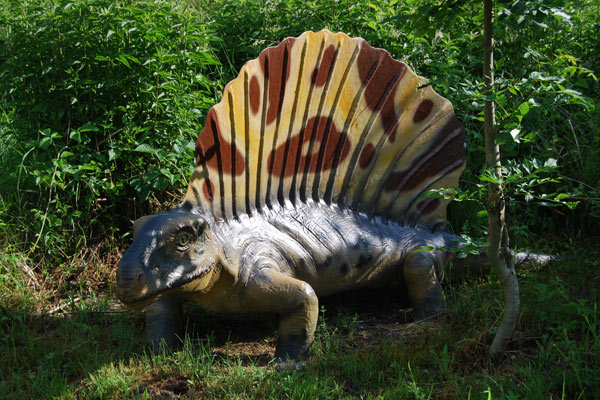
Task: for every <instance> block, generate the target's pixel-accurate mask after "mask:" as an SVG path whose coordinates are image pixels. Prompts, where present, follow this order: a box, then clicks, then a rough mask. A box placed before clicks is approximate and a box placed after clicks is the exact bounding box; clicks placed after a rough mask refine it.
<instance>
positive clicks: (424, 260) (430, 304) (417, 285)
mask: <svg viewBox="0 0 600 400" xmlns="http://www.w3.org/2000/svg"><path fill="white" fill-rule="evenodd" d="M436 254H437V253H435V252H418V253H410V254H409V255H408V256H407V259H406V262H405V264H404V268H403V274H404V280H405V282H406V285H407V287H408V297H409V299H410V302H411V305H412V307H413V313H414V317H415V319H418V320H422V319H426V318H429V317H431V316H433V315H435V314H437V313H439V312H440V311H443V310H444V309H445V307H446V301H445V300H444V294H443V292H442V285H441V284H440V281H439V279H438V276H437V273H436V268H435V266H436Z"/></svg>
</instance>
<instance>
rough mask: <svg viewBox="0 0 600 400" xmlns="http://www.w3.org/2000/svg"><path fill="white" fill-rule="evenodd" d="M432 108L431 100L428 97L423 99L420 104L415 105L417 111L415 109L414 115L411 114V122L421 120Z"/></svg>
mask: <svg viewBox="0 0 600 400" xmlns="http://www.w3.org/2000/svg"><path fill="white" fill-rule="evenodd" d="M432 108H433V101H431V100H429V99H425V100H423V101H422V102H421V104H419V106H418V107H417V111H415V115H414V116H413V122H414V123H418V122H421V121H423V120H424V119H425V118H427V116H429V113H430V112H431V109H432Z"/></svg>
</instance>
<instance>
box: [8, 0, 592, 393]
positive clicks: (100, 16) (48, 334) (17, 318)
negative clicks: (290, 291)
mask: <svg viewBox="0 0 600 400" xmlns="http://www.w3.org/2000/svg"><path fill="white" fill-rule="evenodd" d="M496 12H497V16H498V18H497V21H496V28H495V37H496V41H497V43H496V55H495V66H496V70H495V74H496V92H495V94H494V98H495V100H496V101H497V104H498V108H497V120H498V129H499V133H500V137H501V142H502V151H503V155H504V159H503V163H504V165H505V171H506V175H507V179H506V187H507V195H508V201H509V202H508V213H509V216H508V219H509V225H510V231H511V242H512V243H513V245H514V246H515V247H518V248H532V249H536V250H538V251H540V252H559V253H564V254H573V255H576V256H578V257H579V258H578V259H577V261H576V262H565V263H563V264H561V265H559V266H555V267H553V269H550V270H546V271H541V272H538V273H535V274H531V273H528V272H524V273H522V276H521V279H522V281H523V283H522V285H523V292H524V293H523V303H524V307H523V308H524V311H523V312H524V314H525V315H526V316H527V318H523V321H521V323H520V324H521V325H520V326H518V327H517V329H518V330H519V332H521V333H520V335H521V336H520V339H519V338H517V339H515V340H516V341H517V344H515V348H517V349H519V351H518V352H515V353H514V354H511V355H510V357H511V360H510V362H509V361H507V360H505V362H504V363H503V364H501V365H495V364H489V363H488V362H487V361H485V360H486V359H485V351H484V350H482V349H483V348H485V345H486V343H488V342H487V341H488V336H489V334H490V332H488V330H489V329H492V328H493V326H494V323H495V318H496V317H497V316H498V313H499V310H500V309H501V299H498V296H499V292H497V287H496V286H495V283H494V280H493V279H491V278H490V279H487V278H486V279H487V280H485V279H484V280H483V281H481V280H480V281H477V282H476V283H474V282H467V283H464V282H462V283H461V282H456V283H455V284H454V285H451V287H450V288H448V296H449V308H450V311H449V314H450V315H451V321H442V324H444V325H443V327H444V329H442V331H449V332H445V333H442V332H438V331H435V329H434V332H433V333H431V334H432V335H433V338H434V339H432V341H433V342H431V341H429V342H427V343H421V342H418V343H416V344H415V343H413V344H412V345H411V346H412V347H411V346H408V347H407V348H408V351H404V352H403V349H402V347H403V346H407V345H406V344H402V345H397V344H394V343H387V344H384V345H382V346H388V347H383V349H384V350H385V351H384V350H379V351H380V353H381V354H379V353H378V352H377V351H375V352H373V351H372V350H370V351H369V352H366V353H361V352H360V351H357V352H350V353H349V354H350V355H349V356H348V355H346V352H345V351H340V349H339V348H337V347H339V346H341V345H340V343H339V342H341V339H340V338H341V337H344V340H346V341H347V340H348V339H347V336H352V334H353V333H354V330H355V329H356V326H355V325H356V324H354V325H353V324H352V323H351V321H350V322H348V316H347V314H343V313H342V314H341V316H338V317H339V318H338V319H336V318H335V315H334V316H330V318H332V319H331V320H329V322H326V321H328V320H327V319H326V318H325V316H324V318H323V319H322V321H321V325H320V329H321V331H320V332H321V337H320V339H319V340H320V341H319V340H318V341H317V344H316V350H315V351H314V354H315V355H314V356H313V358H311V360H312V361H311V360H309V365H310V371H311V372H310V373H309V372H306V373H304V372H298V371H292V372H283V373H280V372H275V371H271V370H265V369H264V368H262V369H261V368H258V367H256V368H255V369H253V367H248V366H247V364H244V365H243V368H242V367H240V368H241V369H240V370H237V369H236V370H235V371H237V372H236V373H235V374H233V375H231V377H233V378H231V377H230V379H233V380H235V381H236V382H237V383H233V382H230V381H225V383H223V382H222V381H221V380H220V379H225V378H219V376H222V375H223V370H224V369H227V368H234V369H235V368H236V367H235V366H236V365H238V364H236V363H238V362H239V363H241V361H240V360H239V359H236V360H237V361H231V360H230V359H227V362H226V363H217V362H216V361H215V359H214V357H215V356H214V352H213V353H211V351H210V346H209V347H208V348H204V346H200V347H202V349H198V347H199V346H198V345H197V344H196V345H195V346H190V348H188V347H186V351H185V352H183V353H180V354H178V355H174V356H171V357H173V358H168V357H167V358H162V359H157V358H156V357H154V358H153V357H150V356H144V355H142V350H141V349H142V344H143V339H141V336H142V335H141V331H142V327H143V324H142V323H141V320H140V317H139V315H136V316H133V317H132V316H131V315H130V314H123V313H120V312H119V313H118V312H116V311H115V310H114V307H115V300H114V296H113V289H112V282H113V281H114V270H115V267H116V263H117V262H118V258H119V256H120V252H121V251H122V250H123V249H124V248H125V247H126V245H127V243H128V241H129V240H130V239H129V236H128V235H129V232H130V228H131V222H132V221H133V220H134V219H135V218H137V217H140V216H142V215H145V214H147V213H150V212H153V211H156V210H159V209H168V208H170V207H172V206H173V205H175V204H177V202H178V201H179V199H180V198H181V195H182V193H183V192H184V191H185V189H186V183H187V180H188V178H189V176H190V175H191V170H192V167H193V158H192V156H193V143H194V142H195V138H196V136H197V133H198V132H199V131H200V129H201V128H202V124H203V123H204V118H205V116H206V113H207V111H208V109H209V108H210V107H211V106H212V105H214V104H215V103H216V102H218V101H219V99H220V94H221V91H222V89H223V87H224V85H225V84H226V83H227V82H228V81H229V80H231V79H233V78H234V77H235V76H236V74H237V71H238V70H239V68H240V67H241V66H242V65H243V63H244V62H246V61H247V60H250V59H252V58H255V57H256V56H257V55H258V53H259V52H260V51H261V50H262V49H263V48H265V47H267V46H270V45H274V44H277V43H279V42H280V41H281V40H282V39H284V38H285V37H287V36H298V35H299V34H301V33H302V32H304V31H306V30H315V31H317V30H320V29H323V28H327V29H330V30H331V31H334V32H336V31H343V32H346V33H348V34H349V35H351V36H362V37H364V38H365V39H367V40H368V41H369V43H370V44H371V45H373V46H377V47H382V48H385V49H387V50H388V51H390V53H391V54H392V55H393V56H394V57H395V58H397V59H401V60H404V61H406V62H407V63H408V64H409V65H411V66H412V67H413V68H414V69H415V70H416V71H417V72H418V73H419V74H420V75H422V76H425V77H428V78H429V79H430V80H431V83H432V85H433V86H434V88H435V89H436V91H437V92H438V93H440V94H441V95H443V96H445V97H447V98H449V99H450V100H451V102H452V103H453V104H454V106H455V110H456V113H457V115H458V117H459V119H461V120H462V121H463V123H464V124H465V126H466V129H467V136H468V144H467V153H468V167H467V170H466V172H465V174H464V176H463V179H462V183H461V192H460V193H459V194H458V200H461V201H457V202H455V203H453V205H452V206H451V209H450V226H451V229H453V230H454V231H455V232H456V233H458V234H462V235H465V237H466V240H469V241H473V242H477V241H480V240H482V239H483V238H485V232H486V229H487V228H486V227H487V222H486V210H485V204H486V200H485V199H486V198H487V195H486V193H485V181H486V179H489V175H488V174H487V173H486V172H485V171H484V169H483V165H484V150H483V136H482V131H483V123H482V119H483V115H482V110H483V101H484V94H483V87H482V81H483V79H482V72H481V71H482V4H480V3H479V2H472V1H465V0H456V1H439V0H436V1H434V0H406V1H395V0H391V1H379V0H377V1H375V0H373V1H353V0H336V1H327V2H320V1H300V0H281V1H239V0H238V1H234V0H196V1H194V0H188V1H184V0H155V1H150V0H140V1H125V0H72V1H67V0H47V1H46V0H38V1H32V0H25V1H19V2H14V1H5V0H0V169H1V171H0V343H1V346H2V347H1V351H0V372H1V375H0V378H1V380H0V395H7V396H8V395H13V396H15V397H17V396H22V395H23V394H25V395H34V394H35V395H36V396H51V397H52V396H63V397H80V396H87V397H128V396H133V397H135V396H136V395H140V394H143V393H144V390H145V391H146V392H149V391H150V392H152V390H150V389H148V388H150V387H151V385H149V384H148V383H147V382H146V381H144V380H143V379H142V378H140V376H145V377H146V378H147V377H148V376H150V378H147V379H150V381H152V379H153V378H152V377H153V376H158V377H160V378H161V379H157V381H164V380H168V377H169V376H171V377H172V376H173V375H175V376H179V377H182V378H181V379H182V380H181V382H183V383H181V382H179V381H178V382H177V384H178V385H179V386H177V387H178V388H179V389H178V392H177V391H175V390H171V391H170V393H171V394H172V395H176V396H180V395H181V396H189V397H192V398H193V397H195V396H198V395H199V394H200V393H201V394H203V395H206V396H213V397H227V396H238V397H244V396H248V397H253V394H254V395H256V393H263V395H264V396H265V397H276V398H279V397H284V396H288V397H301V395H302V394H303V393H304V394H306V393H308V395H310V394H311V393H312V394H313V397H326V396H332V397H340V396H348V397H354V396H359V395H361V394H365V396H367V397H369V396H371V397H376V396H378V395H381V396H384V397H394V396H396V395H397V396H400V397H406V396H409V397H418V398H421V397H425V398H426V397H428V396H431V397H440V396H449V397H452V396H458V397H466V396H467V394H469V393H470V394H472V395H473V396H474V397H478V396H483V394H482V393H483V392H484V391H485V390H486V389H487V390H488V391H489V392H490V393H493V394H494V397H495V396H504V397H511V396H514V397H523V396H526V395H541V396H543V397H546V398H547V397H548V394H550V395H551V396H556V397H559V396H566V397H568V398H571V397H577V396H580V395H581V396H582V397H589V398H592V397H594V395H595V396H600V392H599V390H600V380H599V379H598V377H597V376H596V375H597V373H596V372H595V371H596V370H597V369H598V368H599V367H600V365H599V362H598V349H599V346H598V340H597V339H598V338H597V335H598V323H597V317H598V313H597V296H598V287H599V286H600V285H599V279H600V278H599V276H598V273H597V261H595V259H594V257H597V256H598V255H600V245H599V243H600V235H599V234H598V228H599V227H600V168H599V167H600V151H599V149H600V129H599V126H600V113H599V112H598V99H600V86H599V83H598V79H597V74H598V65H600V63H599V58H598V57H599V54H600V41H599V40H598V34H597V32H598V31H600V25H599V19H598V15H600V5H599V4H598V2H595V1H593V0H585V1H580V2H577V4H575V2H567V1H564V0H536V1H522V0H517V1H512V0H511V1H497V2H496ZM586 257H588V258H586ZM464 303H468V304H478V303H480V304H484V306H482V307H466V305H465V304H464ZM111 310H113V311H112V313H111ZM336 315H337V314H336ZM340 318H341V320H340ZM350 319H352V318H350ZM331 321H333V323H334V324H337V325H339V326H346V327H347V329H345V330H344V329H341V328H340V330H339V331H338V330H336V329H332V328H331V326H332V325H331ZM214 329H215V328H213V330H214ZM208 332H210V329H209V330H208ZM201 333H202V332H201ZM204 334H205V333H204ZM226 334H227V333H226ZM417 336H418V337H422V335H421V334H419V335H417ZM336 338H337V339H336ZM428 340H429V339H428ZM458 340H463V341H462V342H459V343H455V342H456V341H458ZM338 341H339V342H338ZM453 341H454V342H453ZM41 342H45V343H52V344H53V345H54V346H55V348H54V349H42V348H40V347H39V345H40V343H41ZM336 346H337V347H336ZM519 346H520V347H519ZM90 349H92V350H91V352H90ZM336 349H337V350H338V353H335V351H336ZM342 350H343V349H342ZM358 350H360V349H358ZM405 350H406V349H405ZM332 352H333V353H334V354H337V357H344V356H345V357H348V359H343V360H342V359H336V358H335V357H334V356H331V354H330V353H332ZM388 353H389V354H391V355H387V354H388ZM117 354H118V356H117ZM123 354H127V356H124V355H123ZM374 354H375V355H377V354H378V358H377V357H375V358H369V357H374V356H373V355H374ZM326 355H327V357H326ZM367 355H369V357H368V356H367ZM207 359H208V360H210V361H206V360H207ZM440 360H441V361H440ZM310 363H312V364H310ZM369 363H371V364H369ZM234 364H235V365H234ZM340 364H344V365H346V367H344V368H341V367H339V365H340ZM232 365H233V366H232ZM240 365H242V364H240ZM390 365H391V366H390ZM334 366H337V367H336V368H334ZM353 368H354V369H353ZM361 368H367V369H366V370H363V369H361ZM332 370H333V371H334V372H331V371H332ZM367 370H368V371H371V375H369V374H367V373H366V372H365V371H367ZM432 370H434V371H435V372H432ZM140 371H141V372H140ZM423 371H426V372H423ZM548 371H552V374H551V373H549V372H548ZM148 374H150V375H148ZM152 374H154V375H152ZM373 374H375V375H373ZM553 374H554V375H553ZM358 377H362V378H361V379H362V380H361V379H358ZM146 378H144V379H146ZM350 381H352V383H351V384H349V383H348V382H350ZM144 382H145V383H144ZM152 382H153V381H152ZM257 382H259V383H257ZM260 382H262V383H260ZM265 382H266V383H265ZM286 382H287V383H286ZM300 382H302V383H300ZM144 385H145V386H144ZM182 385H183V386H182ZM265 385H266V386H265ZM269 385H272V386H269ZM225 386H226V387H227V388H228V389H224V388H223V387H225ZM181 387H185V390H183V389H181ZM144 388H145V389H144ZM259 389H260V390H259ZM161 390H162V389H161ZM228 390H231V392H228ZM150 394H151V393H150ZM485 396H486V397H487V394H485ZM0 397H2V396H0ZM309 397H310V396H309Z"/></svg>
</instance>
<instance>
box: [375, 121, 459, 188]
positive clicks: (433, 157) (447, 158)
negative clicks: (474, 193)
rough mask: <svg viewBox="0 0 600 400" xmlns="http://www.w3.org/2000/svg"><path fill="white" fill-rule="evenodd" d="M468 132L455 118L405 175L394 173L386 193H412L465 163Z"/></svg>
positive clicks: (386, 184)
mask: <svg viewBox="0 0 600 400" xmlns="http://www.w3.org/2000/svg"><path fill="white" fill-rule="evenodd" d="M464 143H465V128H464V127H463V126H462V124H461V123H460V122H458V120H457V119H456V117H452V119H450V120H449V121H448V122H447V123H446V125H444V127H443V128H442V129H441V130H440V131H439V133H438V134H437V135H436V138H435V139H434V140H433V141H432V143H431V146H430V147H429V149H427V151H425V152H423V153H422V154H421V155H420V156H419V157H417V158H416V159H415V160H414V161H413V162H412V163H411V165H410V166H409V167H408V168H406V169H405V170H403V171H399V172H393V173H391V174H390V175H389V177H388V178H387V180H386V182H385V186H384V190H385V191H388V192H390V191H394V190H399V191H402V190H411V189H414V188H416V187H417V186H419V185H420V184H421V183H423V182H426V181H427V179H428V178H430V177H434V176H437V175H440V174H448V173H450V172H452V171H453V170H455V169H457V168H459V167H460V166H461V165H462V164H463V163H464V162H465V149H464Z"/></svg>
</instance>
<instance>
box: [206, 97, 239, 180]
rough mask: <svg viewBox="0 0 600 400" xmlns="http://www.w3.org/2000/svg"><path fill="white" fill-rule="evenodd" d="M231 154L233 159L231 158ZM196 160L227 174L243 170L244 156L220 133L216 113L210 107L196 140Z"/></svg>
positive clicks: (237, 173)
mask: <svg viewBox="0 0 600 400" xmlns="http://www.w3.org/2000/svg"><path fill="white" fill-rule="evenodd" d="M232 154H234V157H235V160H232ZM196 162H197V163H206V165H208V166H209V167H210V168H212V169H215V170H217V171H219V172H222V173H225V174H229V175H232V174H233V172H234V170H235V174H236V175H241V174H242V173H243V172H244V168H245V163H244V157H243V156H242V154H241V153H240V152H239V151H238V150H237V149H236V148H235V143H234V144H231V143H229V142H227V140H225V138H224V137H223V135H222V134H221V129H220V128H219V121H218V119H217V114H216V113H215V111H214V109H212V108H211V109H210V111H209V112H208V115H207V116H206V125H205V126H204V129H202V131H201V132H200V135H198V140H197V141H196ZM234 163H235V164H234Z"/></svg>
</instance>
